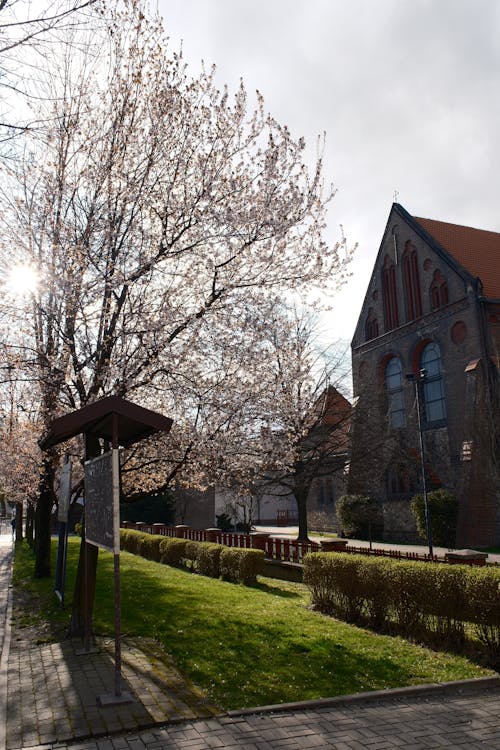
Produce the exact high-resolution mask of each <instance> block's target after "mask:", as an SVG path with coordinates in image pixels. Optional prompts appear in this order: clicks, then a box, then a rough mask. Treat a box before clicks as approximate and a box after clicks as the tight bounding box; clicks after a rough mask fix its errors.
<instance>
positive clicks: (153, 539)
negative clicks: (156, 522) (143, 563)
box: [138, 534, 165, 562]
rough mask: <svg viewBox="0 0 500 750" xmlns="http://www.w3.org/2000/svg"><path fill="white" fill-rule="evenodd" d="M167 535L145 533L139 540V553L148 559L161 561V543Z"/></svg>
mask: <svg viewBox="0 0 500 750" xmlns="http://www.w3.org/2000/svg"><path fill="white" fill-rule="evenodd" d="M164 538H165V537H163V536H160V535H159V534H143V536H142V539H141V540H140V542H139V547H138V550H139V554H140V555H142V556H143V557H145V558H146V559H147V560H153V561H154V562H160V560H161V543H162V542H163V540H164Z"/></svg>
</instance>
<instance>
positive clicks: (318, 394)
mask: <svg viewBox="0 0 500 750" xmlns="http://www.w3.org/2000/svg"><path fill="white" fill-rule="evenodd" d="M268 328H269V344H268V346H269V352H270V356H269V376H270V377H269V382H268V385H267V387H266V389H265V393H264V394H263V409H262V417H263V426H262V431H261V434H260V436H259V440H258V441H257V442H258V445H259V446H260V450H261V456H260V458H259V461H258V462H257V464H256V466H257V468H256V477H257V478H258V479H259V480H260V482H261V483H263V484H264V487H265V486H266V485H267V486H268V488H269V492H270V493H273V494H275V495H280V494H282V495H290V494H292V495H293V496H294V498H295V501H296V503H297V511H298V521H299V534H298V538H299V540H302V541H307V539H308V519H307V499H308V496H309V493H310V490H311V487H312V485H313V482H314V481H315V480H316V479H318V478H322V477H331V476H332V475H334V474H343V472H344V471H345V466H346V463H347V456H348V451H349V429H350V420H351V404H350V403H349V401H348V400H347V399H346V398H345V397H344V396H343V395H342V393H341V392H340V390H338V388H342V386H343V380H344V378H345V376H346V372H345V369H344V360H343V354H342V353H339V351H338V350H335V349H334V347H323V346H321V345H320V342H319V340H318V331H317V328H316V322H315V317H314V315H311V314H310V312H308V311H307V310H305V309H304V308H302V309H298V308H294V309H293V310H289V309H288V310H281V311H275V315H274V317H272V318H271V319H269V320H268ZM336 386H337V387H336ZM256 483H257V482H256ZM260 489H262V486H261V488H260Z"/></svg>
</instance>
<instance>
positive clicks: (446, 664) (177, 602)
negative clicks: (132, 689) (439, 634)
mask: <svg viewBox="0 0 500 750" xmlns="http://www.w3.org/2000/svg"><path fill="white" fill-rule="evenodd" d="M69 542H70V544H69V555H68V558H69V562H68V565H69V567H68V589H67V597H68V598H70V595H71V593H72V586H73V581H74V572H75V567H76V560H77V556H78V545H79V540H78V539H70V540H69ZM17 557H18V559H17V562H16V571H15V581H16V582H17V584H18V585H27V586H29V588H30V589H32V590H33V589H34V590H36V591H37V592H38V595H39V597H40V601H41V602H42V604H43V603H44V604H43V607H44V612H46V613H47V616H49V617H51V618H53V619H56V620H57V619H59V621H60V620H61V618H64V619H65V620H66V621H68V618H69V615H68V614H67V613H60V612H59V611H58V608H57V606H56V605H55V604H54V599H55V597H53V598H52V597H51V601H52V603H51V604H50V605H49V606H47V601H48V597H50V588H51V586H50V585H49V584H48V582H40V581H33V580H29V581H28V577H29V575H31V570H32V561H31V560H30V558H29V553H28V552H27V550H26V549H24V550H23V551H22V552H21V554H18V556H17ZM121 583H122V585H121V592H122V629H123V633H126V634H127V635H140V636H148V637H154V638H156V639H157V640H158V641H159V642H160V643H161V644H163V646H164V648H165V650H166V651H167V652H168V653H169V654H171V655H172V656H173V658H174V659H175V662H176V664H177V666H178V668H179V669H180V671H181V672H183V673H184V674H186V675H187V676H189V677H190V678H191V680H193V681H194V682H195V683H197V684H198V685H199V686H200V687H201V688H203V689H204V690H205V691H206V692H207V693H208V694H209V696H210V697H211V698H212V699H213V700H215V701H216V702H217V703H218V704H219V705H221V706H223V707H224V708H226V709H235V708H241V707H247V706H258V705H264V704H269V703H281V702H285V701H296V700H305V699H309V698H318V697H327V696H334V695H340V694H347V693H353V692H358V691H363V690H376V689H383V688H393V687H400V686H404V685H411V684H417V683H427V682H444V681H449V680H459V679H465V678H470V677H480V676H483V675H487V674H493V673H492V672H489V671H488V670H485V669H482V668H481V667H479V666H477V665H475V664H473V663H471V662H470V661H468V660H467V659H465V658H462V657H459V656H456V655H452V654H446V653H441V652H433V651H431V650H429V649H426V648H421V647H419V646H417V645H414V644H410V643H408V642H407V641H404V640H403V639H401V638H395V637H390V636H382V635H374V634H373V633H371V632H369V631H367V630H363V629H361V628H357V627H354V626H352V625H348V624H346V623H343V622H340V621H337V620H334V619H332V618H329V617H326V616H324V615H321V614H319V613H316V612H313V611H311V610H310V609H308V604H309V595H308V592H307V589H306V588H305V586H303V585H301V584H296V583H288V582H283V581H276V580H274V579H267V578H262V579H260V582H259V584H258V585H256V586H253V587H244V586H240V585H235V584H230V583H226V582H224V581H217V580H213V579H210V578H204V577H202V576H198V575H195V574H192V573H189V572H186V571H183V570H178V569H174V568H169V567H167V566H163V565H160V564H157V563H152V562H149V561H146V560H144V559H142V558H140V557H136V556H134V555H130V554H128V553H122V555H121ZM30 617H31V615H30ZM94 624H95V629H96V632H98V633H102V634H111V633H112V632H113V559H112V556H111V555H109V554H107V553H104V552H102V551H100V552H99V565H98V581H97V592H96V605H95V612H94Z"/></svg>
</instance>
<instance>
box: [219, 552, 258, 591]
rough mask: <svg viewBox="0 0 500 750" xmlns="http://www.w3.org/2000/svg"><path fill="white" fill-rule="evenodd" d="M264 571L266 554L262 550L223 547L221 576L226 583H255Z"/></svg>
mask: <svg viewBox="0 0 500 750" xmlns="http://www.w3.org/2000/svg"><path fill="white" fill-rule="evenodd" d="M263 571H264V552H263V550H260V549H243V548H240V547H223V548H222V551H221V554H220V574H221V576H222V578H224V580H225V581H232V582H233V583H245V584H250V583H255V582H256V581H257V576H258V575H262V573H263Z"/></svg>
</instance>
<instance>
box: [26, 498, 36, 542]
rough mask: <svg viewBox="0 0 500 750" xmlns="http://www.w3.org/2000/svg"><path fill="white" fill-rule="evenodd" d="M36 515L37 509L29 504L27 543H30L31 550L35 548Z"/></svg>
mask: <svg viewBox="0 0 500 750" xmlns="http://www.w3.org/2000/svg"><path fill="white" fill-rule="evenodd" d="M34 515H35V509H34V508H33V505H32V504H31V503H28V507H27V509H26V541H27V542H28V544H29V546H30V547H31V549H33V546H34V537H33V522H34Z"/></svg>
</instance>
